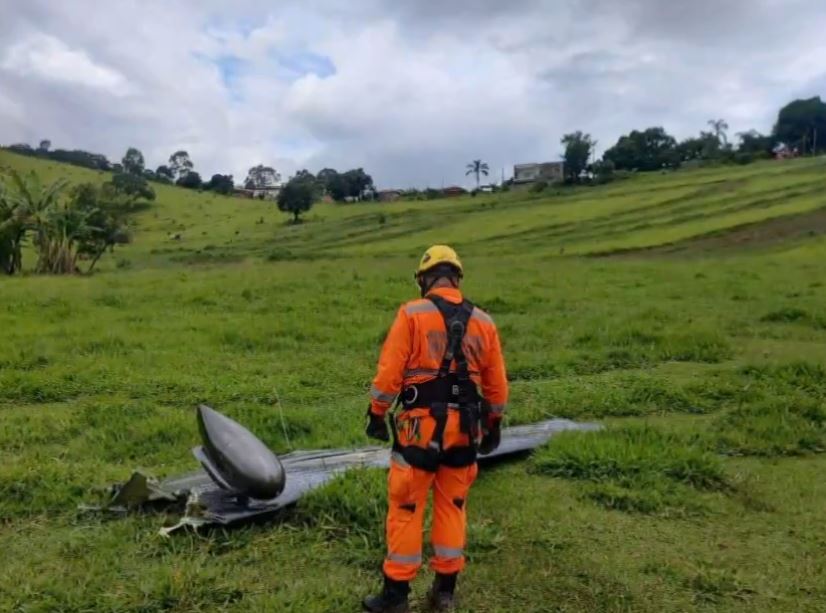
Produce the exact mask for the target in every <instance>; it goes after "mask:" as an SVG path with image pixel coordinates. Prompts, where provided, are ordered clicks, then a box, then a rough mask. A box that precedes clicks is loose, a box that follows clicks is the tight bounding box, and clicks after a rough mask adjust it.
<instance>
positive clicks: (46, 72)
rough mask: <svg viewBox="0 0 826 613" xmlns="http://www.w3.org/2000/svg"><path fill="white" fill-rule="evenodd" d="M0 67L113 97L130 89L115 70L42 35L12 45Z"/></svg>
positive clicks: (79, 51)
mask: <svg viewBox="0 0 826 613" xmlns="http://www.w3.org/2000/svg"><path fill="white" fill-rule="evenodd" d="M0 66H2V68H4V69H6V70H9V71H12V72H16V73H17V74H18V75H22V76H32V77H36V78H43V79H46V80H50V81H63V82H66V83H74V84H78V85H84V86H86V87H92V88H95V89H99V90H102V91H103V92H105V93H110V94H112V95H115V96H125V95H127V94H128V93H129V90H130V87H129V83H128V82H127V80H126V79H125V78H124V76H123V75H122V74H120V73H119V72H117V71H116V70H112V69H111V68H108V67H106V66H103V65H100V64H97V63H95V62H94V61H92V59H91V58H90V57H89V56H88V55H87V54H86V53H85V52H84V51H82V50H77V49H70V48H69V47H68V46H66V45H65V44H64V43H63V42H62V41H60V40H58V39H57V38H54V37H53V36H48V35H45V34H39V35H34V36H30V37H28V38H26V39H25V40H23V41H20V42H18V43H16V44H14V45H13V46H11V47H10V48H9V49H8V50H7V51H6V54H5V57H4V58H3V61H2V64H0Z"/></svg>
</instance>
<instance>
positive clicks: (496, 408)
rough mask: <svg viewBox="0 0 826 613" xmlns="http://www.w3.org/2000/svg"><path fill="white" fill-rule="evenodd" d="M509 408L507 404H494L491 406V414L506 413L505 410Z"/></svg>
mask: <svg viewBox="0 0 826 613" xmlns="http://www.w3.org/2000/svg"><path fill="white" fill-rule="evenodd" d="M507 407H508V405H506V404H492V405H490V412H491V413H497V414H498V413H504V412H505V409H506V408H507Z"/></svg>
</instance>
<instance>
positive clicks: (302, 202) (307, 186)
mask: <svg viewBox="0 0 826 613" xmlns="http://www.w3.org/2000/svg"><path fill="white" fill-rule="evenodd" d="M320 191H321V190H320V189H319V183H318V181H316V179H315V177H313V175H312V174H311V173H306V174H304V175H302V174H297V175H296V176H294V177H292V178H291V179H290V180H289V181H287V183H286V185H284V187H282V188H281V191H280V192H278V210H279V211H284V212H286V213H292V215H293V223H299V222H300V218H299V217H300V215H301V213H303V212H305V211H309V210H310V208H311V207H312V206H313V203H314V202H315V201H316V200H317V199H318V197H319V196H320Z"/></svg>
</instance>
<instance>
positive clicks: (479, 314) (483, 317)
mask: <svg viewBox="0 0 826 613" xmlns="http://www.w3.org/2000/svg"><path fill="white" fill-rule="evenodd" d="M470 316H471V317H475V318H476V319H478V320H480V321H483V322H485V323H486V324H492V323H493V319H492V318H491V316H490V315H488V314H487V313H485V312H484V311H483V310H482V309H480V308H479V307H474V308H473V313H471V315H470Z"/></svg>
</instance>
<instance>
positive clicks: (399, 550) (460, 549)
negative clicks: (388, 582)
mask: <svg viewBox="0 0 826 613" xmlns="http://www.w3.org/2000/svg"><path fill="white" fill-rule="evenodd" d="M477 471H478V468H477V465H476V464H475V463H474V464H473V465H471V466H467V467H464V468H451V467H448V466H440V467H439V469H438V471H437V472H435V473H432V472H428V471H426V470H421V469H419V468H415V467H412V466H409V465H408V464H407V463H406V462H405V461H404V459H403V458H401V457H400V456H399V455H397V454H396V453H394V454H393V456H392V460H391V462H390V472H389V474H388V477H387V488H388V499H389V500H388V502H389V505H388V506H389V509H388V512H387V557H386V558H385V560H384V574H385V575H387V576H388V577H390V578H391V579H394V580H396V581H411V580H412V579H413V578H414V577H415V576H416V573H417V572H418V570H419V568H420V567H421V565H422V532H423V524H424V513H425V505H426V504H427V497H428V494H429V492H430V490H431V489H432V490H433V525H432V527H431V533H430V540H431V544H432V545H433V553H434V556H433V558H432V559H431V560H430V567H431V568H432V569H433V570H434V571H436V572H437V573H442V574H451V573H456V572H460V571H461V570H462V569H463V568H464V566H465V556H464V549H465V533H466V530H467V496H468V492H469V491H470V486H471V485H472V484H473V481H474V480H475V479H476V473H477Z"/></svg>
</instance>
